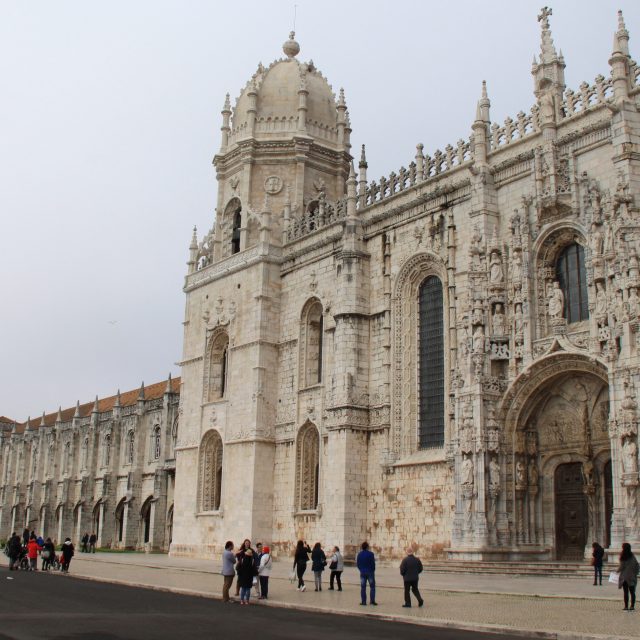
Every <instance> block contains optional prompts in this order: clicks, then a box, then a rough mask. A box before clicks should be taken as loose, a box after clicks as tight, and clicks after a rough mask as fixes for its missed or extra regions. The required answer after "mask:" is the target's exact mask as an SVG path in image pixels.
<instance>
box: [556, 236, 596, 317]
mask: <svg viewBox="0 0 640 640" xmlns="http://www.w3.org/2000/svg"><path fill="white" fill-rule="evenodd" d="M556 277H557V278H558V283H559V285H560V288H561V289H562V293H564V317H565V318H566V319H567V323H569V324H571V323H572V322H580V321H581V320H587V318H588V317H589V307H588V304H587V302H588V301H587V274H586V271H585V268H584V248H583V247H582V245H579V244H578V243H577V242H575V243H573V244H570V245H569V246H567V247H565V248H564V249H563V250H562V251H561V252H560V254H559V255H558V259H557V260H556Z"/></svg>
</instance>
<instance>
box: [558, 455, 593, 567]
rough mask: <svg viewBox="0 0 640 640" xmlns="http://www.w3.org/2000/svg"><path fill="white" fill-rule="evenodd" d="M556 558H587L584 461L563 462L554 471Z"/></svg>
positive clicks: (569, 559) (587, 524) (586, 503)
mask: <svg viewBox="0 0 640 640" xmlns="http://www.w3.org/2000/svg"><path fill="white" fill-rule="evenodd" d="M554 485H555V486H554V489H555V504H556V557H557V559H558V560H568V561H578V560H582V559H583V558H584V550H585V546H586V544H587V535H588V529H589V511H588V502H587V495H586V493H585V482H584V475H583V471H582V463H580V462H570V463H567V464H561V465H559V466H558V467H557V468H556V472H555V483H554Z"/></svg>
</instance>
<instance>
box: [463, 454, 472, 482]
mask: <svg viewBox="0 0 640 640" xmlns="http://www.w3.org/2000/svg"><path fill="white" fill-rule="evenodd" d="M460 475H461V476H462V477H461V481H462V484H463V485H467V486H471V485H473V460H471V458H470V457H467V458H464V460H463V461H462V467H461V474H460Z"/></svg>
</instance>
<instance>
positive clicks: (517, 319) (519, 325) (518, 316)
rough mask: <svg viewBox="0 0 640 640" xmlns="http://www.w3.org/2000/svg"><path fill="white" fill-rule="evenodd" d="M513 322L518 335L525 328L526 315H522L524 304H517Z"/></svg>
mask: <svg viewBox="0 0 640 640" xmlns="http://www.w3.org/2000/svg"><path fill="white" fill-rule="evenodd" d="M513 324H514V327H515V330H516V335H518V334H520V333H522V331H523V329H524V316H523V315H522V305H521V304H517V305H516V311H515V314H514V319H513Z"/></svg>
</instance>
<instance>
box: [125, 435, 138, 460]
mask: <svg viewBox="0 0 640 640" xmlns="http://www.w3.org/2000/svg"><path fill="white" fill-rule="evenodd" d="M135 452H136V434H135V433H134V432H133V430H131V431H129V433H128V434H127V462H128V463H129V464H133V460H134V457H135Z"/></svg>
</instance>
